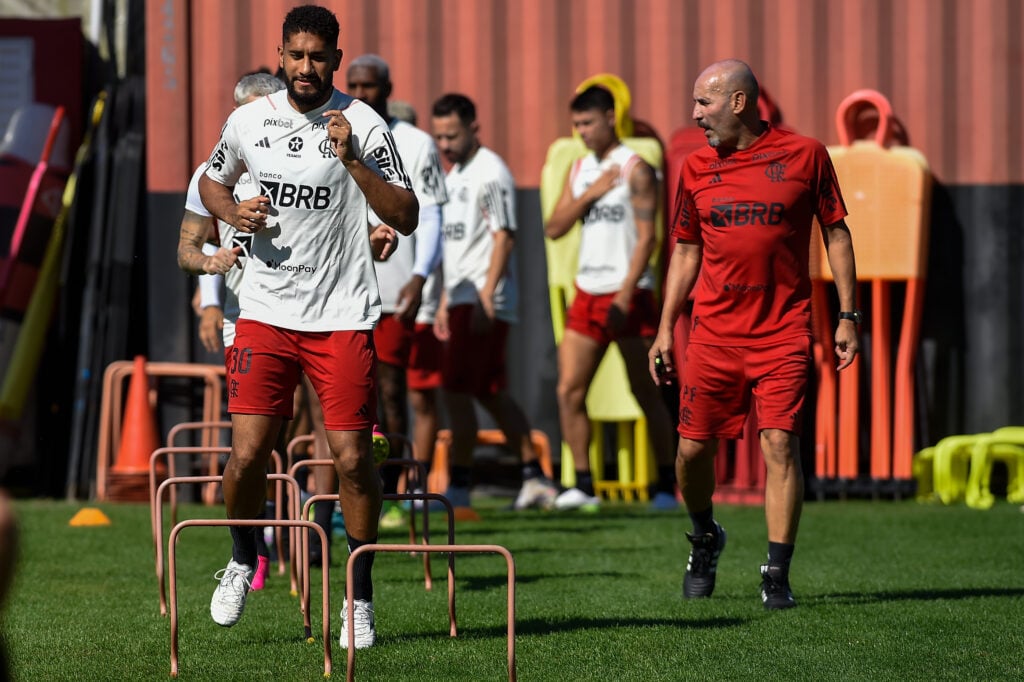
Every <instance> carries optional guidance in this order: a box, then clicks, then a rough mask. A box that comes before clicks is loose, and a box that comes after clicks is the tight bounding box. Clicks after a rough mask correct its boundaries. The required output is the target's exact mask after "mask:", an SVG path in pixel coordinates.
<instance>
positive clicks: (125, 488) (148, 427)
mask: <svg viewBox="0 0 1024 682" xmlns="http://www.w3.org/2000/svg"><path fill="white" fill-rule="evenodd" d="M159 447H160V437H159V436H158V435H157V429H156V418H155V417H154V416H153V410H152V408H151V407H150V405H149V377H148V376H147V375H146V358H145V357H144V356H142V355H136V356H135V364H134V367H133V368H132V378H131V381H129V382H128V400H127V402H126V405H125V410H124V419H123V421H122V422H121V444H120V446H119V447H118V450H117V461H116V462H115V463H114V466H112V467H111V468H110V481H109V483H108V485H109V487H110V498H111V499H112V500H122V501H145V500H148V499H149V456H150V455H151V454H152V453H153V451H154V450H156V449H157V448H159Z"/></svg>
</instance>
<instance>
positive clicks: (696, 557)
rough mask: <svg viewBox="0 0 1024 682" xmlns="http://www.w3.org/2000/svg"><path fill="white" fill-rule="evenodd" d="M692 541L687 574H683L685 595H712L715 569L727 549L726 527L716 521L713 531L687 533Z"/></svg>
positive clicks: (693, 596)
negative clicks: (697, 533)
mask: <svg viewBox="0 0 1024 682" xmlns="http://www.w3.org/2000/svg"><path fill="white" fill-rule="evenodd" d="M686 538H687V539H688V540H689V541H690V544H691V545H692V547H691V548H690V557H689V558H688V559H687V560H686V575H685V576H683V597H685V598H686V599H695V598H698V597H710V596H711V593H712V592H714V591H715V571H716V570H717V569H718V557H719V555H721V553H722V550H723V549H725V529H724V528H722V527H721V526H720V525H718V522H717V521H716V522H715V531H714V532H713V533H704V534H703V535H690V534H689V533H687V534H686Z"/></svg>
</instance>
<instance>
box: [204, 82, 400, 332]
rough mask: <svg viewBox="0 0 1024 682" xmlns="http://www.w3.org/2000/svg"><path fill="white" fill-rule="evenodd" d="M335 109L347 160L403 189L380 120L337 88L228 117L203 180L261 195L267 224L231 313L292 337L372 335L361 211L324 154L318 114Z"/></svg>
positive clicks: (359, 199)
mask: <svg viewBox="0 0 1024 682" xmlns="http://www.w3.org/2000/svg"><path fill="white" fill-rule="evenodd" d="M330 109H340V110H342V111H343V113H344V115H345V117H346V118H347V119H348V121H349V122H350V123H351V125H352V145H353V149H354V150H355V154H356V156H357V157H358V158H359V159H360V160H361V161H362V162H363V163H364V164H365V165H366V166H367V167H368V168H370V169H371V170H373V171H374V172H376V173H377V174H379V175H380V176H381V177H382V178H384V179H385V180H386V181H387V182H389V183H391V184H393V185H397V186H398V187H402V188H404V189H410V190H411V188H412V187H411V183H410V181H409V177H408V175H406V172H405V167H404V166H403V164H402V159H401V158H400V157H399V155H398V151H397V149H396V147H395V141H394V138H392V136H391V132H390V131H389V130H388V126H387V123H385V122H384V120H383V119H381V117H380V116H378V115H377V113H376V112H374V111H373V109H371V108H370V107H369V106H367V105H366V104H364V103H363V102H360V101H359V100H357V99H354V98H353V97H350V96H348V95H346V94H344V93H342V92H340V91H338V90H335V91H334V94H333V95H332V96H331V99H330V100H329V101H328V102H327V103H326V104H324V105H323V106H321V107H318V108H317V109H314V110H312V111H310V112H308V113H304V114H303V113H299V112H298V111H296V110H295V109H294V108H292V105H291V104H290V103H289V101H288V92H287V90H280V91H278V92H275V93H273V94H271V95H267V96H266V97H261V98H259V99H257V100H254V101H253V102H250V103H249V104H246V105H244V106H241V107H239V108H237V109H235V111H234V112H233V113H232V114H231V116H229V117H228V120H227V123H226V124H225V125H224V130H223V131H222V133H221V139H220V141H219V142H218V143H217V146H216V147H215V148H214V150H213V154H211V156H210V159H209V161H208V162H207V168H206V174H207V175H208V176H209V177H210V178H211V179H212V180H215V181H217V182H219V183H221V184H224V185H228V186H232V185H234V184H235V183H236V181H237V180H238V178H239V177H240V176H241V174H242V173H243V172H245V171H246V170H248V172H249V174H250V175H251V176H252V177H253V179H254V180H255V181H257V182H258V183H259V190H260V194H262V195H264V196H267V197H269V198H270V205H271V208H270V216H269V218H268V219H267V227H266V228H265V229H263V230H260V231H259V232H257V233H256V234H255V235H253V239H252V247H251V250H250V253H249V258H247V259H246V264H245V275H244V278H243V286H242V287H241V290H240V291H239V307H240V314H239V317H240V318H242V319H251V320H257V321H260V322H264V323H266V324H270V325H274V326H277V327H282V328H285V329H295V330H299V331H310V332H319V331H334V330H361V329H367V330H368V329H373V327H374V325H375V324H376V323H377V320H378V319H379V318H380V296H379V294H378V290H377V278H376V276H375V274H374V270H373V256H372V254H371V252H370V240H369V239H368V238H367V216H368V211H369V206H368V204H367V201H366V197H365V196H364V195H363V193H362V191H361V190H360V189H359V186H358V185H357V184H356V183H355V181H354V180H353V179H352V176H351V175H349V172H348V171H347V170H346V169H345V167H344V165H343V164H342V163H341V161H340V160H339V159H338V158H337V157H336V156H335V155H334V151H333V150H332V149H331V146H330V141H329V140H328V138H327V121H328V119H326V118H324V117H323V116H322V114H323V113H324V112H325V111H328V110H330Z"/></svg>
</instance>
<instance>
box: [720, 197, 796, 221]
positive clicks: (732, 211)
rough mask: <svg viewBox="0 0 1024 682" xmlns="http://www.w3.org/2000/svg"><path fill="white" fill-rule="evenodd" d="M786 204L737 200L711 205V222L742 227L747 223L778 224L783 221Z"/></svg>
mask: <svg viewBox="0 0 1024 682" xmlns="http://www.w3.org/2000/svg"><path fill="white" fill-rule="evenodd" d="M785 208H786V206H785V204H780V203H779V202H777V201H773V202H772V203H770V204H764V203H761V202H759V201H751V202H748V201H737V202H734V203H731V204H712V205H711V224H712V225H713V226H714V227H741V226H745V225H778V224H779V223H781V222H782V212H783V210H784V209H785Z"/></svg>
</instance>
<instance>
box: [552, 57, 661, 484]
mask: <svg viewBox="0 0 1024 682" xmlns="http://www.w3.org/2000/svg"><path fill="white" fill-rule="evenodd" d="M591 85H601V86H603V87H606V88H607V89H608V90H609V91H610V92H611V93H612V95H613V97H614V98H615V108H616V131H617V132H618V133H619V136H620V139H621V140H622V143H623V144H625V145H626V146H627V147H629V148H630V149H632V150H633V151H635V152H636V153H637V154H639V155H640V157H641V158H643V159H644V160H645V161H647V163H649V164H651V166H652V167H653V168H654V169H655V170H656V171H658V172H659V174H661V173H663V170H664V150H663V149H662V147H661V143H660V142H659V141H658V140H656V139H653V138H633V137H629V134H631V133H632V129H633V121H632V119H631V118H630V116H629V103H630V98H629V89H628V88H627V87H626V85H625V83H623V82H622V81H621V80H620V79H618V78H617V77H616V76H612V75H609V74H601V75H598V76H594V77H592V78H589V79H587V80H585V81H583V83H581V84H580V86H579V87H578V88H577V90H576V91H577V92H581V91H582V90H584V89H586V88H587V87H589V86H591ZM587 153H588V150H587V148H586V147H585V146H584V144H583V142H582V141H581V140H580V139H579V137H578V136H573V137H563V138H559V139H557V140H555V141H554V142H553V143H552V144H551V146H550V147H549V148H548V154H547V158H546V159H545V162H544V167H543V169H542V170H541V179H540V199H541V213H542V217H543V219H544V220H545V221H547V219H548V218H549V217H550V216H551V213H552V212H553V211H554V208H555V205H556V204H557V203H558V199H559V197H560V196H561V194H562V189H563V187H564V186H565V182H566V179H567V178H568V175H569V170H570V168H571V167H572V164H573V163H574V162H575V161H576V160H577V159H579V158H582V157H584V156H586V154H587ZM662 204H663V202H659V208H658V214H657V217H656V220H655V228H656V231H657V234H658V247H657V248H656V249H655V250H654V253H653V254H652V256H651V265H652V267H654V268H655V272H656V273H657V272H658V271H659V269H658V266H659V264H660V254H661V246H660V244H661V240H662V238H663V235H664V231H665V228H664V223H665V216H664V210H663V206H662ZM544 242H545V253H546V256H547V266H548V290H549V294H550V301H551V323H552V329H553V332H554V337H555V343H556V344H559V343H561V341H562V335H563V333H564V331H565V316H566V310H567V309H568V307H569V306H570V305H571V304H572V299H573V296H574V295H575V292H576V288H575V279H576V267H577V264H578V257H579V245H580V226H579V224H577V225H576V226H575V227H573V228H572V230H570V231H569V232H568V233H567V234H566V235H564V236H563V237H561V238H560V239H558V240H551V239H545V240H544ZM658 279H659V278H658V277H657V276H656V280H658ZM587 412H588V413H589V415H590V419H591V428H592V436H591V443H590V467H591V472H592V474H593V477H594V490H595V492H596V493H597V494H598V495H603V496H605V497H612V498H614V497H619V498H621V499H625V500H633V499H640V500H646V499H647V487H648V485H649V484H650V483H652V482H653V480H654V478H655V477H654V475H653V472H655V471H656V467H655V466H654V461H653V460H654V458H653V453H652V450H651V447H650V443H649V439H648V436H647V422H646V419H644V415H643V412H642V411H641V410H640V406H639V405H638V404H637V402H636V400H635V399H634V398H633V393H632V391H631V389H630V386H629V379H628V377H627V375H626V367H625V362H624V361H623V359H622V355H621V353H620V352H619V349H618V347H617V346H616V345H615V344H614V343H613V344H612V345H611V346H610V347H609V348H608V352H607V353H605V356H604V358H603V360H602V361H601V365H600V366H599V367H598V369H597V373H596V374H595V376H594V380H593V382H592V383H591V386H590V390H589V392H588V393H587ZM605 423H614V424H616V436H617V438H616V441H617V448H616V450H617V462H618V472H619V475H618V479H617V480H616V481H607V480H604V461H605V452H604V429H603V424H605ZM561 453H562V455H561V456H562V462H563V463H565V462H572V453H571V452H570V451H569V448H568V446H567V445H566V444H565V443H564V442H563V443H562V450H561ZM561 481H562V485H564V486H566V487H571V486H572V485H574V484H575V482H576V473H575V471H574V468H573V467H572V466H571V465H570V466H565V465H563V466H562V476H561Z"/></svg>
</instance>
